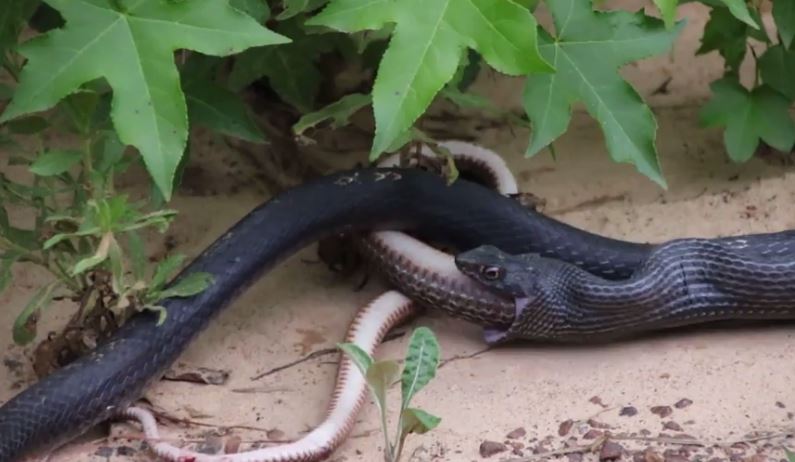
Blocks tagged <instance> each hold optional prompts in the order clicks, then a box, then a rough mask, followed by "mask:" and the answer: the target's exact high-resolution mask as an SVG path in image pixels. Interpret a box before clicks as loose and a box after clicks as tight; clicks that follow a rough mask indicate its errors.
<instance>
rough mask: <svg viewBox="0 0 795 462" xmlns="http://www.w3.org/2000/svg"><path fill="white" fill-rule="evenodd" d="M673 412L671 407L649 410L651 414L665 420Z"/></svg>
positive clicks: (656, 407)
mask: <svg viewBox="0 0 795 462" xmlns="http://www.w3.org/2000/svg"><path fill="white" fill-rule="evenodd" d="M673 412H674V410H673V409H671V406H654V407H652V408H651V413H652V414H657V415H658V416H660V418H665V417H668V416H669V415H671V414H672V413H673Z"/></svg>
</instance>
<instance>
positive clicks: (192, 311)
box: [0, 168, 779, 462]
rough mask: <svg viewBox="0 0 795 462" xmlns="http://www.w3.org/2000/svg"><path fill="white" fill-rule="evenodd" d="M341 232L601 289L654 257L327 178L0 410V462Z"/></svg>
mask: <svg viewBox="0 0 795 462" xmlns="http://www.w3.org/2000/svg"><path fill="white" fill-rule="evenodd" d="M351 229H360V230H373V229H376V230H377V229H382V230H387V229H391V230H405V229H411V230H415V231H417V232H419V233H420V234H421V235H422V236H423V237H428V238H432V239H434V240H437V241H440V242H445V243H448V244H450V245H452V246H453V247H455V248H457V249H462V250H466V249H472V248H475V247H478V246H481V245H484V244H488V245H492V246H495V247H496V248H499V249H502V250H503V251H506V252H510V253H512V254H523V253H529V252H535V253H539V254H541V255H543V256H545V257H549V258H554V259H560V260H563V261H567V262H571V263H573V264H576V266H577V267H579V268H581V269H583V270H585V271H588V272H590V273H592V274H595V275H598V276H600V277H602V278H604V279H605V280H620V279H624V278H627V277H629V276H630V275H631V274H632V273H633V271H634V270H635V269H636V268H638V267H639V266H640V265H641V263H642V262H643V261H644V259H645V258H646V257H648V255H649V252H650V250H651V249H652V248H653V247H652V246H650V245H647V244H639V243H629V242H624V241H619V240H614V239H608V238H605V237H601V236H598V235H594V234H591V233H587V232H585V231H582V230H579V229H576V228H574V227H571V226H568V225H565V224H563V223H561V222H558V221H555V220H552V219H550V218H548V217H545V216H543V215H541V214H539V213H536V212H534V211H532V210H528V209H527V208H525V207H523V206H521V205H520V204H518V203H517V202H516V201H514V200H512V199H510V198H507V197H505V196H503V195H501V194H499V193H497V192H494V191H491V190H489V189H488V188H486V187H483V186H479V185H477V184H474V183H471V182H468V181H463V180H459V181H456V182H455V183H454V184H452V185H450V186H448V185H446V184H445V182H444V181H443V180H442V179H440V178H438V177H437V176H435V175H433V174H430V173H425V172H421V171H407V170H403V169H394V168H386V169H363V170H357V171H348V172H342V173H338V174H334V175H329V176H327V177H323V178H320V179H318V180H315V181H312V182H309V183H307V184H305V185H302V186H300V187H297V188H294V189H292V190H290V191H287V192H285V193H283V194H281V195H279V196H277V197H275V198H273V199H271V200H270V201H268V202H266V203H265V204H263V205H262V206H260V207H258V208H257V209H255V210H254V211H252V212H251V213H249V214H248V215H247V216H246V217H244V218H243V219H242V220H241V221H240V222H238V223H237V224H236V225H234V226H233V227H232V228H231V229H230V230H229V231H228V232H227V233H225V234H224V235H223V236H221V237H220V238H219V239H218V240H217V241H216V242H215V243H213V244H212V245H211V246H210V247H209V248H208V249H207V250H206V251H205V252H203V253H202V254H201V255H200V256H199V257H198V258H197V259H196V260H195V261H194V262H192V263H191V264H190V265H189V266H188V267H187V268H186V269H185V270H183V272H182V273H181V275H180V277H182V276H184V275H185V274H188V273H190V272H194V271H205V272H209V273H211V274H213V276H214V279H215V282H214V284H213V285H212V286H211V287H210V288H209V289H207V290H205V291H204V292H202V293H200V294H198V295H196V296H193V297H188V298H182V299H176V298H175V299H170V300H167V301H165V303H164V305H165V307H166V308H167V310H168V317H167V318H166V321H165V323H164V324H163V325H161V326H159V327H158V326H156V321H157V320H156V316H155V315H153V314H152V313H140V314H137V315H135V316H134V317H133V318H132V319H131V320H129V321H128V322H127V323H126V324H125V325H124V326H123V327H122V328H121V329H120V330H119V331H118V332H117V333H116V334H114V336H113V337H112V338H111V339H110V340H109V341H108V342H106V343H105V344H103V345H101V346H99V347H98V348H97V349H96V351H95V352H94V353H92V354H90V355H88V356H86V357H84V358H81V359H79V360H77V361H75V362H74V363H72V364H70V365H68V366H66V367H64V368H62V369H60V370H58V371H56V372H54V373H53V374H51V375H50V376H49V377H46V378H44V379H42V380H41V381H39V382H38V383H36V384H34V385H33V386H31V387H29V388H28V389H26V390H24V391H23V392H22V393H20V394H19V395H17V396H16V397H14V398H13V399H12V400H10V401H9V402H7V403H5V404H4V405H3V406H2V407H0V461H2V462H6V461H13V460H17V459H18V458H20V457H21V456H23V455H25V454H29V453H31V452H32V451H33V450H37V449H41V448H45V447H51V446H54V445H58V444H59V443H62V442H64V441H67V440H68V439H70V438H72V437H74V436H75V435H77V434H79V433H80V432H82V431H84V430H85V429H87V428H88V427H90V426H92V425H94V424H96V423H98V422H100V421H102V420H104V419H107V418H109V417H111V416H113V415H116V414H118V413H120V412H122V411H123V410H124V409H125V408H126V407H127V406H129V405H130V404H131V403H132V402H133V401H134V400H135V399H136V398H138V397H139V396H140V394H141V392H142V391H143V389H144V388H145V387H146V386H147V384H148V383H149V382H151V381H152V380H155V379H157V378H158V377H159V375H160V374H161V373H162V371H163V370H164V369H165V368H166V367H168V366H169V365H170V364H171V363H172V362H173V361H174V360H175V359H176V357H177V356H178V355H179V354H180V353H181V352H182V350H183V349H184V348H185V346H186V345H187V344H188V343H189V342H190V341H191V340H192V339H193V338H194V337H195V336H196V335H197V334H198V333H199V332H200V331H202V329H203V328H204V327H205V326H206V325H207V323H208V322H209V321H210V320H211V319H212V318H213V317H214V316H215V315H216V314H217V313H218V312H219V311H220V310H221V309H222V308H224V307H225V306H227V305H228V304H229V303H230V302H231V301H232V300H234V299H235V297H236V295H237V294H238V293H240V292H241V291H242V290H244V289H245V288H246V287H247V286H248V285H249V284H250V283H251V282H253V281H254V280H255V279H256V278H257V277H258V276H259V275H260V274H262V273H263V272H265V271H267V270H268V269H270V268H272V267H273V266H274V265H276V264H277V263H279V262H280V261H282V260H284V259H285V258H287V257H288V256H290V255H291V254H293V253H294V252H295V251H297V250H298V249H300V248H302V247H303V246H305V245H307V244H309V243H310V242H312V241H314V240H317V239H318V238H321V237H324V236H327V235H330V234H332V233H335V232H339V231H344V230H351ZM771 236H772V235H756V236H746V237H745V239H746V240H747V241H749V242H756V243H760V244H758V245H760V246H763V245H772V243H777V242H779V239H777V238H776V237H771ZM383 263H384V264H386V263H388V262H383ZM410 263H412V262H410ZM414 263H416V262H414ZM393 274H395V275H397V276H396V277H395V278H394V282H396V284H397V285H398V288H400V289H401V290H402V291H403V289H404V287H401V286H400V283H402V282H404V281H407V280H408V279H405V278H401V277H398V276H400V275H401V274H403V275H404V276H405V274H406V273H405V272H404V273H401V272H400V271H397V272H395V273H393ZM409 279H411V278H409ZM411 280H412V281H413V282H411V283H412V284H413V285H414V286H413V287H408V289H410V290H408V291H407V292H409V293H410V292H411V290H413V291H414V292H415V293H420V294H421V293H423V285H422V284H423V282H424V281H423V280H422V279H421V278H420V279H417V278H413V279H411ZM431 285H433V284H431ZM435 287H436V290H438V289H439V286H438V285H436V286H435ZM456 287H457V289H456V290H457V291H458V289H461V288H464V289H465V292H466V291H469V290H471V291H473V292H472V293H478V291H480V292H485V293H486V295H483V297H482V299H479V300H480V302H478V303H475V304H471V305H469V306H468V308H467V310H466V312H465V315H464V317H466V318H467V319H470V320H472V321H475V322H478V323H480V324H483V325H484V326H490V327H492V328H496V329H510V328H511V326H514V325H516V319H515V317H514V314H515V313H514V312H513V310H514V307H513V303H512V302H511V297H510V296H509V295H511V294H506V293H503V292H496V293H490V292H488V291H487V290H486V289H485V287H483V286H481V285H478V284H477V283H476V282H475V281H468V282H462V281H460V280H459V281H458V282H456ZM442 289H444V287H442ZM457 293H458V292H457ZM437 298H438V297H437ZM458 300H468V302H467V303H469V302H471V301H472V300H475V298H473V297H470V296H465V297H463V298H460V297H458V298H457V297H455V296H451V297H450V298H449V299H445V300H441V301H442V302H443V303H441V305H442V306H441V307H442V308H445V309H447V310H448V311H450V312H451V314H454V315H458V313H457V311H456V307H457V305H456V304H457V303H458V302H457V301H458ZM429 301H430V302H432V301H433V300H429ZM520 314H521V313H520ZM597 337H598V336H597ZM552 338H554V336H552ZM582 340H588V338H587V337H585V338H583V339H582ZM251 460H255V459H251ZM298 460H300V459H298Z"/></svg>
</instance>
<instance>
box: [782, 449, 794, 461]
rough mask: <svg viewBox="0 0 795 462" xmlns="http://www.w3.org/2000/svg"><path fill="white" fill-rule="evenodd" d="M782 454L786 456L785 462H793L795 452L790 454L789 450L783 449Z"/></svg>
mask: <svg viewBox="0 0 795 462" xmlns="http://www.w3.org/2000/svg"><path fill="white" fill-rule="evenodd" d="M784 453H785V454H787V462H795V452H792V451H790V450H789V449H787V448H784Z"/></svg>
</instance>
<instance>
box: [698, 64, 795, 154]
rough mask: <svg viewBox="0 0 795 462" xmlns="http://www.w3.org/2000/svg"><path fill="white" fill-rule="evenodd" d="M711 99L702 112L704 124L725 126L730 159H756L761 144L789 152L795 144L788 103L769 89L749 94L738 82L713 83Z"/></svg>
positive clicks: (764, 87) (728, 78) (725, 138)
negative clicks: (761, 142) (754, 156)
mask: <svg viewBox="0 0 795 462" xmlns="http://www.w3.org/2000/svg"><path fill="white" fill-rule="evenodd" d="M711 89H712V99H711V100H710V101H709V103H707V104H706V105H705V106H704V107H703V108H702V110H701V114H700V119H701V123H702V124H703V125H705V126H708V127H714V126H723V127H725V131H724V134H723V140H724V144H725V145H726V150H727V151H728V153H729V157H730V158H731V159H732V160H733V161H735V162H745V161H747V160H748V159H750V158H751V156H753V154H754V152H755V151H756V147H757V145H758V144H759V140H760V139H762V140H763V141H765V142H766V143H767V144H769V145H770V146H773V147H774V148H776V149H778V150H781V151H785V152H788V151H789V150H790V149H791V148H792V146H793V144H795V124H793V122H792V118H791V117H790V115H789V112H788V110H789V101H787V99H786V98H785V97H784V96H782V95H781V94H780V93H778V92H776V91H775V90H773V89H772V88H770V87H769V86H767V85H762V86H760V87H757V88H755V89H754V90H753V91H752V92H749V91H748V90H746V89H745V88H744V87H743V86H742V85H740V84H739V83H738V82H737V81H736V80H735V79H733V78H731V77H727V78H723V79H721V80H717V81H715V82H713V83H712V85H711Z"/></svg>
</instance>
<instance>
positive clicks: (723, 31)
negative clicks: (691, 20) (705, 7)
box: [696, 7, 748, 72]
mask: <svg viewBox="0 0 795 462" xmlns="http://www.w3.org/2000/svg"><path fill="white" fill-rule="evenodd" d="M747 35H748V26H747V25H746V24H744V23H742V22H740V21H739V20H737V18H735V17H734V16H733V15H732V14H731V12H730V11H729V10H728V9H726V8H720V7H718V8H713V9H712V11H711V12H710V14H709V21H707V24H706V26H705V27H704V35H703V36H702V37H701V46H700V47H699V48H698V50H696V54H697V55H701V54H706V53H709V52H710V51H717V52H718V53H720V55H721V56H723V59H724V60H725V62H726V68H727V69H729V70H730V71H731V72H737V70H738V69H739V67H740V63H742V61H743V58H745V52H746V40H747Z"/></svg>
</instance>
